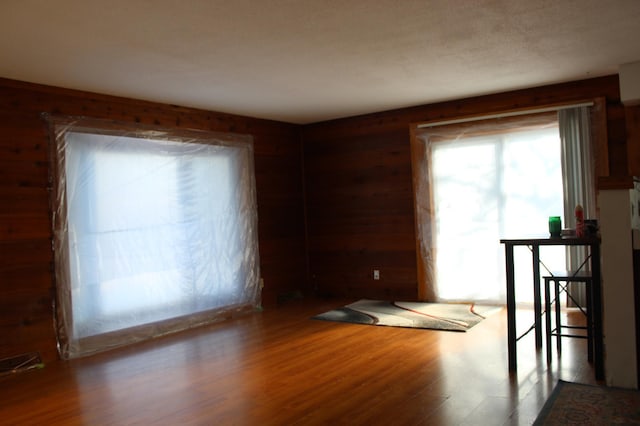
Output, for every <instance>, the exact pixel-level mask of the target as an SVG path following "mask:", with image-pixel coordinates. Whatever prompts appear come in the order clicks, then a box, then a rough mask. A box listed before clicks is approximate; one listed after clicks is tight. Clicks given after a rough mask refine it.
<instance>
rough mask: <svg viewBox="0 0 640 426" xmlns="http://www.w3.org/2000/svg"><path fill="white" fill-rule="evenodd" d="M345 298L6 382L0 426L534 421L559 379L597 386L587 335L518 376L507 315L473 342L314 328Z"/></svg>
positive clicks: (526, 350)
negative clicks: (511, 367) (510, 364)
mask: <svg viewBox="0 0 640 426" xmlns="http://www.w3.org/2000/svg"><path fill="white" fill-rule="evenodd" d="M345 302H349V301H344V300H341V301H337V300H302V301H295V302H289V303H288V304H285V305H282V306H280V307H277V308H273V309H267V310H265V311H264V312H261V313H256V314H251V315H249V316H245V317H241V318H237V319H233V320H229V321H226V322H222V323H219V324H215V325H212V326H207V327H203V328H199V329H196V330H191V331H187V332H185V333H182V334H179V335H172V336H166V337H163V338H158V339H156V340H154V341H151V342H146V343H143V344H138V345H133V346H130V347H127V348H121V349H118V350H113V351H110V352H107V353H103V354H99V355H95V356H92V357H88V358H84V359H78V360H74V361H70V362H62V361H60V362H55V363H51V364H48V365H47V366H46V367H45V368H44V369H41V370H31V371H27V372H23V373H17V374H14V375H10V376H4V377H0V423H1V424H16V425H31V424H34V425H36V424H38V425H40V424H47V425H76V424H77V425H80V424H82V425H130V424H140V425H149V424H161V425H165V424H166V425H177V424H194V425H200V424H201V425H213V424H215V425H257V424H260V425H315V424H349V425H360V424H367V425H377V424H381V425H389V424H394V425H472V424H473V425H502V424H507V425H528V424H531V423H532V422H533V420H534V419H535V418H536V416H537V414H538V412H539V410H540V409H541V408H542V406H543V404H544V402H545V401H546V399H547V397H548V396H549V394H550V392H551V391H552V389H553V387H554V386H555V383H556V381H557V380H558V379H563V380H567V381H574V382H580V383H595V380H594V372H593V369H592V367H591V366H590V365H589V364H588V363H587V360H586V342H585V341H584V340H581V339H564V340H563V353H562V357H561V358H560V359H559V358H558V357H557V355H556V354H555V352H554V358H553V363H552V364H551V366H550V368H548V366H547V363H546V358H545V355H544V352H543V351H540V352H536V351H535V349H534V344H533V336H527V337H526V338H524V339H523V340H521V341H520V342H519V343H518V362H519V370H518V373H517V374H514V375H509V374H508V371H507V354H506V349H507V345H506V313H505V311H504V310H502V311H501V312H499V313H497V314H494V315H492V316H490V317H489V318H487V319H486V320H484V321H482V322H481V323H480V324H478V325H477V326H475V327H474V328H472V329H471V330H469V331H468V332H466V333H457V332H445V331H433V330H416V329H405V328H393V327H372V326H365V325H352V324H343V323H333V322H325V321H315V320H311V319H309V318H310V317H311V316H313V315H314V314H317V313H321V312H324V311H326V310H329V309H331V308H334V307H337V306H340V305H342V304H343V303H345ZM525 315H529V313H528V312H523V313H522V314H519V320H520V319H522V318H521V317H523V316H525ZM571 318H573V316H571ZM521 323H522V324H523V325H524V320H522V321H521Z"/></svg>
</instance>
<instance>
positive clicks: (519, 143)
mask: <svg viewBox="0 0 640 426" xmlns="http://www.w3.org/2000/svg"><path fill="white" fill-rule="evenodd" d="M413 144H414V146H413V153H412V158H413V160H412V161H413V167H414V187H415V188H416V189H415V190H416V198H415V202H416V228H417V231H418V243H419V256H420V258H419V267H420V268H421V269H422V275H421V276H422V279H423V281H422V282H421V283H420V285H421V286H423V290H422V294H423V298H424V299H426V300H438V301H476V302H480V301H481V302H492V303H495V302H498V303H500V302H503V301H504V298H505V295H504V289H505V287H504V282H505V279H504V248H503V247H502V246H501V245H500V242H499V240H500V238H504V237H506V236H511V235H515V236H523V235H524V236H530V235H548V217H549V216H551V215H560V216H561V215H562V212H563V203H562V200H563V188H562V173H561V162H560V138H559V134H558V125H557V119H556V113H555V112H551V113H545V114H537V115H530V116H521V117H514V118H506V119H494V120H481V121H474V122H465V123H457V124H454V125H445V126H436V127H424V128H420V129H417V131H416V135H415V139H414V141H413ZM543 254H544V255H545V256H544V261H545V262H546V263H545V264H546V265H547V266H548V267H549V268H551V269H563V268H564V262H565V256H564V251H563V250H562V248H560V249H557V250H555V249H554V248H547V249H545V253H543ZM516 256H517V259H516V274H517V275H518V279H517V280H516V282H517V283H518V285H519V286H520V287H521V291H520V292H516V294H518V295H519V297H521V299H519V300H518V301H519V302H528V301H530V300H531V291H528V290H529V289H530V288H531V283H530V281H531V278H530V277H529V276H528V275H530V273H531V261H530V256H528V253H516ZM527 256H528V257H527Z"/></svg>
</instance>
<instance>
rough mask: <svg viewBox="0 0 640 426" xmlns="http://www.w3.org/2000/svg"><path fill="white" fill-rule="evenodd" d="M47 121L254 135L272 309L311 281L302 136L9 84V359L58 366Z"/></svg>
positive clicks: (4, 98)
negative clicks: (39, 358)
mask: <svg viewBox="0 0 640 426" xmlns="http://www.w3.org/2000/svg"><path fill="white" fill-rule="evenodd" d="M43 112H47V113H52V114H61V115H74V116H78V115H82V116H89V117H94V118H102V119H110V120H118V121H123V122H130V123H144V124H150V125H158V126H161V127H172V128H173V127H176V128H190V129H201V130H213V131H221V132H234V133H241V134H250V135H252V136H253V138H254V151H255V170H256V186H257V194H258V195H257V196H258V216H259V219H258V221H259V225H258V226H259V229H258V232H259V245H260V264H261V272H262V276H263V277H264V282H265V288H264V290H263V302H264V304H265V305H266V306H269V305H271V304H273V303H275V300H276V297H277V295H278V294H281V293H288V292H291V291H294V290H299V289H300V287H301V283H303V282H304V280H305V277H306V258H305V239H304V214H303V200H304V197H303V190H302V188H303V187H302V179H301V176H302V168H301V164H302V162H301V146H300V139H299V127H298V126H295V125H291V124H286V123H279V122H274V121H268V120H259V119H254V118H247V117H241V116H236V115H229V114H221V113H216V112H209V111H202V110H196V109H190V108H183V107H177V106H171V105H163V104H157V103H151V102H144V101H137V100H131V99H124V98H117V97H111V96H103V95H96V94H91V93H84V92H79V91H71V90H65V89H59V88H52V87H46V86H39V85H33V84H27V83H21V82H16V81H11V80H3V79H0V359H1V358H4V357H8V356H13V355H17V354H21V353H26V352H31V351H39V352H41V353H42V355H43V357H44V359H45V361H46V360H48V359H52V358H55V357H56V339H55V333H54V323H53V309H52V303H53V300H54V283H53V281H52V260H53V257H52V252H51V226H50V210H49V193H48V187H49V184H48V175H49V158H48V152H49V151H48V150H49V145H48V132H47V127H46V123H45V121H44V120H43V119H42V118H41V114H42V113H43Z"/></svg>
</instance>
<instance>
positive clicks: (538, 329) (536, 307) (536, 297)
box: [531, 244, 542, 349]
mask: <svg viewBox="0 0 640 426" xmlns="http://www.w3.org/2000/svg"><path fill="white" fill-rule="evenodd" d="M531 252H532V253H533V314H534V315H535V322H534V327H535V334H536V349H540V348H542V320H541V318H540V317H541V316H542V307H541V303H540V246H538V245H535V244H534V245H532V246H531Z"/></svg>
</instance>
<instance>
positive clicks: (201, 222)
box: [54, 122, 260, 357]
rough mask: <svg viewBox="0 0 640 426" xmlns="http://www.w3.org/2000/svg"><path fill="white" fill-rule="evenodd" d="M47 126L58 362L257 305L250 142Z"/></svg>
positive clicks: (76, 125) (75, 125) (80, 125)
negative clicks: (51, 154)
mask: <svg viewBox="0 0 640 426" xmlns="http://www.w3.org/2000/svg"><path fill="white" fill-rule="evenodd" d="M55 128H56V132H55V135H56V148H57V149H56V153H57V156H56V160H57V161H56V166H57V168H56V170H57V176H56V194H57V196H56V202H57V203H56V204H57V205H56V214H57V215H58V217H57V219H56V220H54V226H55V227H56V228H57V229H56V231H57V232H56V235H55V237H56V248H57V250H56V277H57V286H58V290H59V291H58V295H59V296H58V300H59V302H60V306H59V309H58V318H59V320H60V321H59V336H60V337H61V343H62V351H63V355H64V356H71V357H72V356H76V355H82V354H85V353H88V352H93V351H96V350H101V349H104V348H106V347H110V346H114V345H119V344H123V343H128V342H130V341H132V340H137V339H139V338H145V337H152V336H155V335H157V334H162V333H164V332H168V331H173V330H176V329H182V328H186V327H189V326H191V325H193V324H198V323H203V322H208V321H211V320H215V319H216V318H217V317H218V316H219V315H220V313H223V312H225V313H226V312H228V311H229V310H230V309H236V308H241V307H247V306H255V305H257V304H258V303H259V293H260V289H259V267H258V251H257V235H256V233H257V229H256V219H257V214H256V206H255V185H254V176H253V159H252V145H251V143H250V141H247V140H246V139H244V138H240V137H237V138H235V139H234V138H233V137H229V136H226V135H225V136H221V135H216V134H206V133H203V134H201V133H197V132H196V134H189V135H188V136H189V137H185V136H184V135H178V136H176V135H170V134H166V133H158V132H155V133H154V132H149V131H141V132H135V131H130V130H129V131H125V132H118V131H114V130H113V129H110V130H108V131H104V130H103V129H94V128H92V127H88V126H86V125H85V123H77V122H73V123H72V124H71V125H69V123H67V122H65V123H63V124H60V123H56V127H55ZM134 331H135V332H134Z"/></svg>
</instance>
